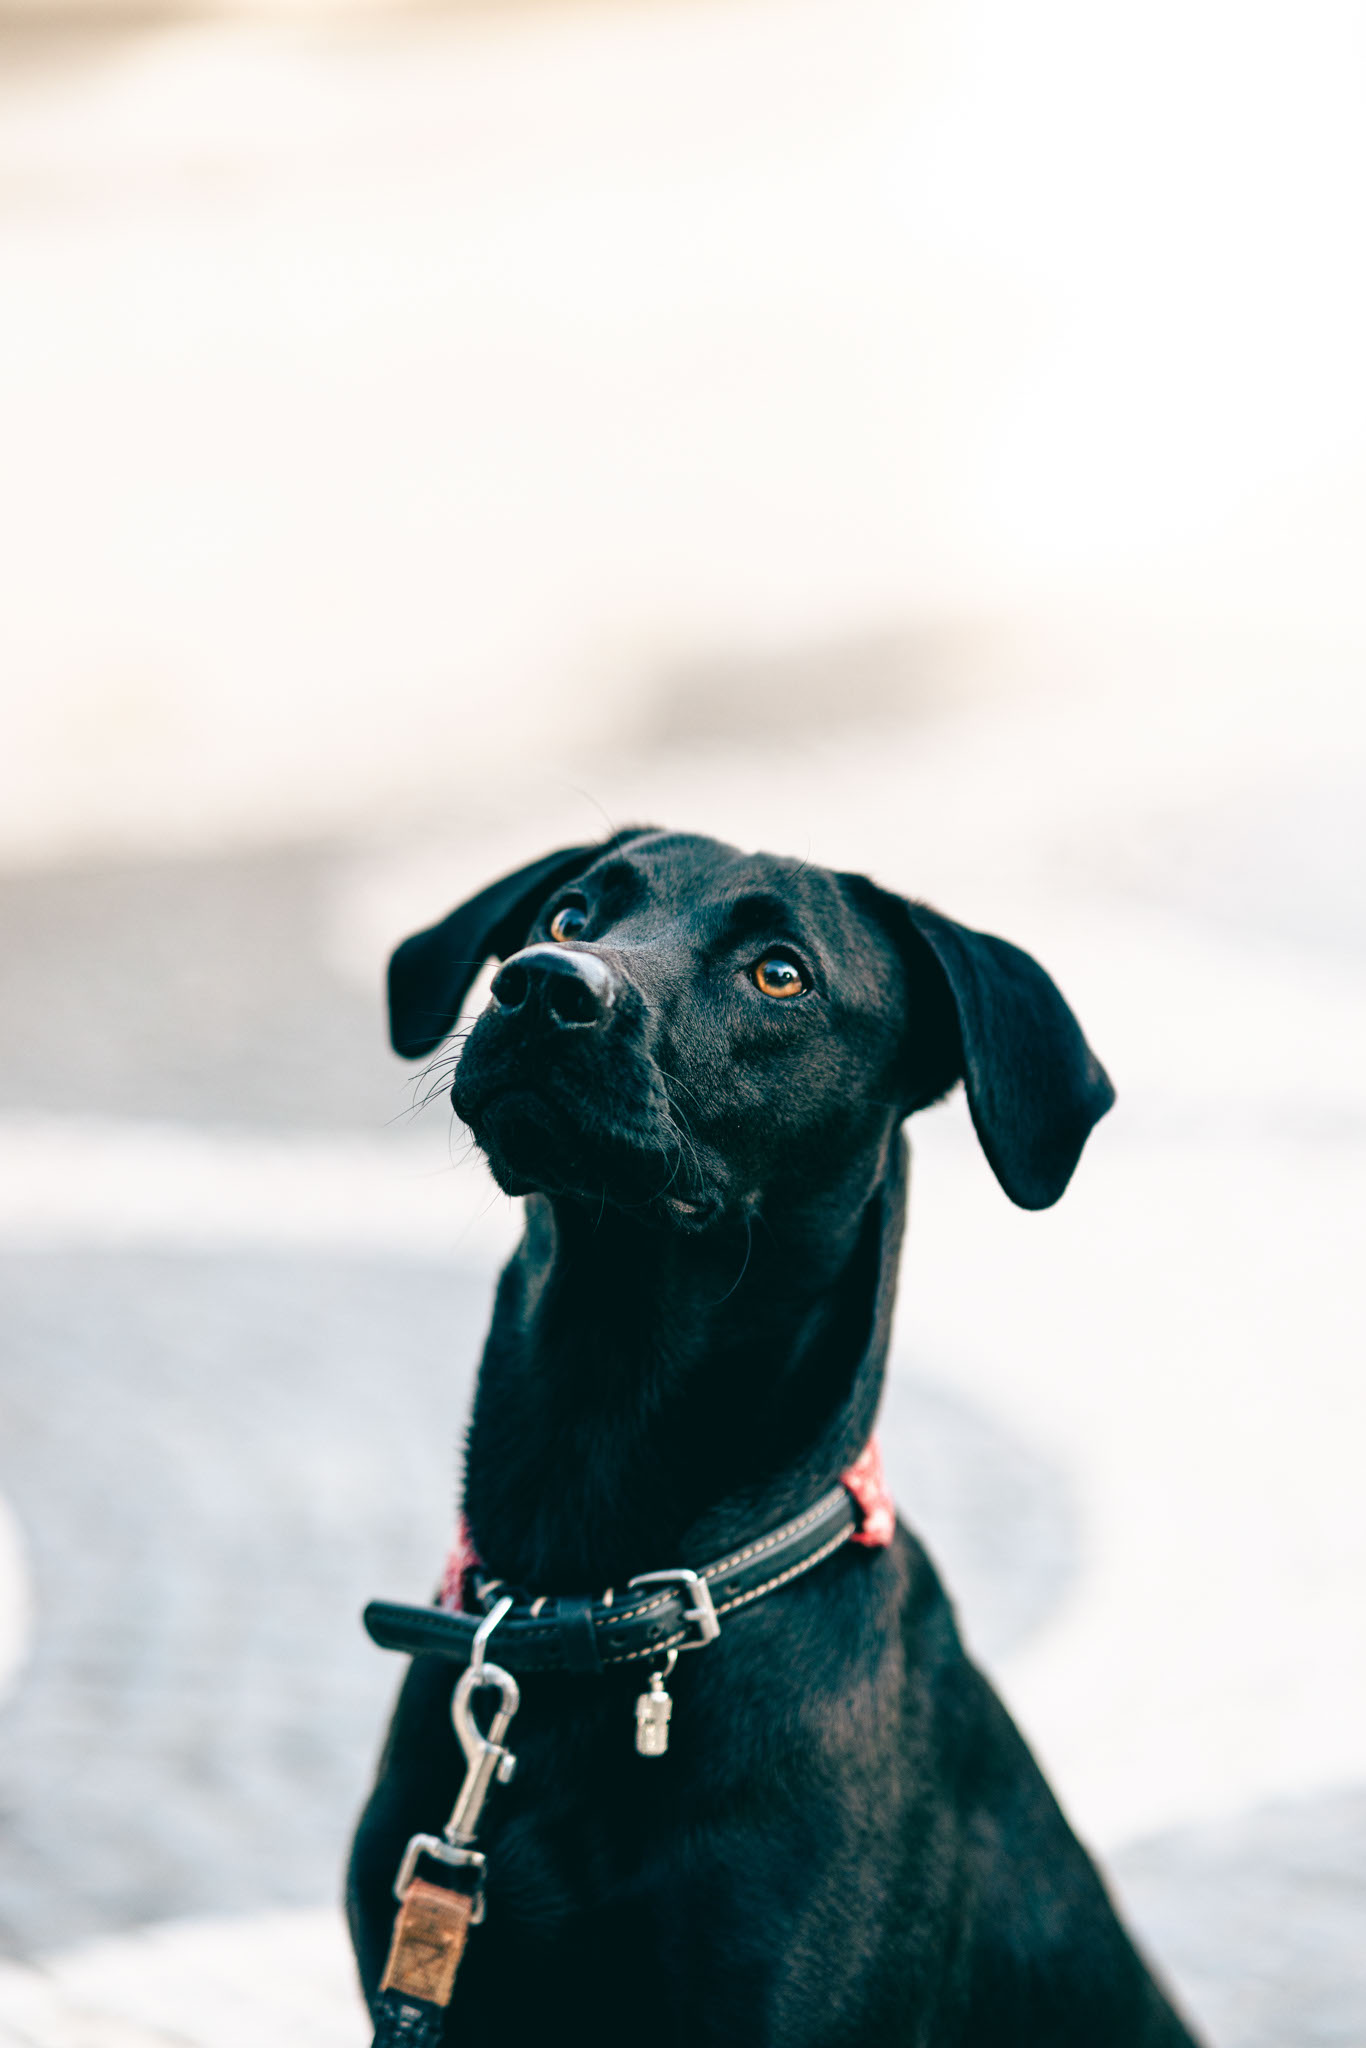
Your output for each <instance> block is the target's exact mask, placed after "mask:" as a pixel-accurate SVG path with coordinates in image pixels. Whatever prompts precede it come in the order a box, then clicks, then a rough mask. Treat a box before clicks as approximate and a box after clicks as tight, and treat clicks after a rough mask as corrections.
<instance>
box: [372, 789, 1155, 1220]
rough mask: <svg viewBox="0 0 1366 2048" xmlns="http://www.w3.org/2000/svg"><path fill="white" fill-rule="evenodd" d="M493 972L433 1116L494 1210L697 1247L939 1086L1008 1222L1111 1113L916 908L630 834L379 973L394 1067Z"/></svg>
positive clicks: (795, 1187)
mask: <svg viewBox="0 0 1366 2048" xmlns="http://www.w3.org/2000/svg"><path fill="white" fill-rule="evenodd" d="M490 957H496V958H498V959H500V960H501V961H502V963H503V964H502V966H501V968H500V969H499V971H498V973H497V975H496V976H495V977H494V982H493V992H492V996H491V998H490V1000H489V1003H488V1007H487V1008H486V1009H485V1010H484V1011H483V1012H482V1013H481V1015H480V1017H479V1019H478V1021H477V1022H476V1023H475V1025H474V1026H473V1028H472V1030H471V1031H470V1034H469V1037H468V1039H467V1041H466V1043H465V1046H464V1049H463V1052H462V1053H461V1056H460V1058H459V1061H458V1063H457V1066H456V1070H455V1079H454V1083H453V1086H452V1089H451V1099H452V1101H453V1102H454V1104H455V1108H456V1111H457V1114H458V1115H459V1116H460V1117H461V1118H462V1119H463V1121H464V1122H465V1123H467V1124H468V1125H469V1127H470V1129H471V1130H472V1132H473V1133H474V1136H475V1138H476V1140H477V1142H478V1143H479V1144H480V1146H481V1147H482V1148H483V1150H484V1152H485V1153H486V1154H487V1157H488V1161H489V1164H490V1166H491V1168H492V1170H493V1173H494V1176H495V1178H496V1179H497V1180H498V1182H499V1184H500V1185H501V1186H502V1187H503V1188H505V1189H506V1190H507V1192H508V1193H510V1194H526V1193H529V1192H531V1191H532V1190H533V1189H539V1190H542V1191H544V1192H546V1193H550V1194H559V1195H566V1196H570V1197H577V1198H579V1199H581V1200H583V1201H585V1202H591V1203H593V1204H595V1205H597V1204H599V1203H602V1202H607V1203H610V1204H613V1205H614V1206H616V1207H619V1208H623V1209H633V1210H637V1211H639V1212H640V1213H641V1214H642V1215H645V1216H649V1217H651V1218H653V1219H655V1220H658V1221H662V1222H666V1223H668V1224H670V1225H672V1226H674V1227H676V1228H679V1229H683V1230H702V1229H705V1228H707V1227H708V1226H710V1225H712V1224H714V1223H716V1222H717V1221H719V1220H721V1219H723V1218H727V1217H730V1218H735V1217H740V1216H745V1215H749V1214H753V1213H754V1212H756V1211H760V1210H766V1209H767V1208H768V1207H769V1206H770V1205H771V1204H773V1203H778V1204H779V1205H781V1204H782V1203H783V1202H784V1201H786V1200H787V1199H790V1198H792V1197H796V1198H799V1199H800V1198H802V1197H803V1196H808V1195H818V1194H819V1193H820V1191H821V1189H822V1188H823V1187H827V1186H830V1185H831V1184H832V1183H833V1182H834V1181H835V1180H837V1179H839V1178H841V1177H842V1176H843V1174H844V1173H845V1171H846V1170H848V1169H849V1168H851V1167H853V1166H854V1165H856V1163H857V1162H858V1161H859V1160H860V1159H865V1158H868V1159H878V1158H883V1157H885V1154H886V1148H887V1144H888V1140H889V1138H890V1136H891V1134H892V1133H893V1132H894V1131H895V1130H896V1128H897V1126H898V1125H899V1124H900V1122H901V1120H902V1119H903V1118H904V1117H905V1116H907V1115H908V1114H909V1113H910V1112H911V1111H912V1110H915V1109H920V1108H923V1107H924V1106H925V1105H926V1104H927V1103H930V1102H933V1101H935V1100H936V1099H937V1098H938V1097H939V1096H941V1095H943V1094H944V1093H945V1092H946V1091H947V1090H948V1089H949V1088H951V1087H952V1086H953V1084H954V1082H955V1081H958V1080H960V1079H961V1080H962V1081H963V1082H964V1084H965V1086H966V1089H967V1096H968V1102H969V1106H970V1108H971V1111H972V1117H973V1122H974V1124H975V1125H976V1128H977V1133H978V1136H979V1138H980V1139H981V1143H982V1147H983V1150H984V1151H985V1153H986V1155H987V1158H988V1159H989V1161H990V1162H991V1165H992V1168H993V1170H994V1172H995V1174H996V1177H997V1179H998V1180H999V1181H1000V1183H1001V1185H1002V1187H1003V1188H1004V1189H1005V1191H1006V1193H1007V1194H1008V1195H1009V1196H1010V1197H1011V1199H1012V1201H1015V1202H1018V1203H1019V1204H1020V1205H1021V1207H1023V1208H1027V1209H1040V1208H1046V1207H1047V1206H1048V1205H1049V1204H1050V1203H1052V1202H1055V1201H1056V1200H1057V1199H1058V1197H1059V1195H1060V1194H1061V1193H1062V1191H1063V1189H1064V1188H1065V1187H1066V1185H1067V1182H1068V1180H1069V1179H1070V1178H1071V1175H1072V1171H1073V1169H1074V1167H1075V1166H1076V1163H1077V1160H1078V1158H1079V1157H1080V1155H1081V1149H1082V1146H1083V1145H1084V1144H1085V1142H1086V1137H1087V1134H1088V1132H1089V1131H1090V1130H1091V1128H1092V1126H1093V1125H1094V1124H1095V1123H1096V1121H1097V1120H1098V1119H1099V1118H1100V1117H1102V1116H1103V1115H1104V1114H1105V1112H1106V1110H1107V1109H1108V1108H1109V1107H1110V1104H1111V1102H1112V1101H1113V1100H1114V1093H1113V1090H1112V1089H1111V1087H1110V1083H1109V1081H1108V1079H1107V1078H1106V1075H1105V1072H1104V1069H1103V1068H1102V1067H1101V1065H1100V1063H1099V1061H1098V1060H1097V1059H1096V1058H1095V1055H1094V1054H1093V1053H1092V1052H1091V1049H1090V1047H1089V1046H1088V1045H1087V1043H1086V1040H1085V1039H1084V1038H1083V1036H1082V1033H1081V1029H1080V1026H1079V1025H1078V1023H1077V1021H1076V1019H1075V1017H1074V1016H1073V1015H1072V1012H1071V1011H1070V1010H1069V1009H1068V1007H1067V1005H1066V1003H1065V1002H1064V1001H1063V999H1062V997H1061V995H1060V994H1059V993H1058V991H1057V989H1056V988H1055V987H1054V985H1053V983H1052V982H1051V981H1050V980H1049V978H1048V976H1047V975H1046V974H1045V973H1044V971H1043V969H1042V968H1041V967H1040V966H1039V965H1038V964H1037V962H1036V961H1034V960H1032V959H1031V958H1030V957H1029V955H1028V954H1027V953H1022V952H1021V951H1020V950H1019V949H1018V948H1017V947H1015V946H1011V945H1008V944H1007V943H1006V942H1005V941H1004V940H1003V939H996V938H991V937H989V936H987V935H986V934H984V933H981V932H972V931H968V930H966V929H965V928H964V927H963V926H961V925H957V924H954V923H953V922H952V921H951V920H950V919H949V918H946V917H941V916H940V915H939V913H938V912H937V911H933V910H930V909H928V908H926V907H925V906H924V905H922V904H917V903H910V902H906V901H904V900H903V899H902V898H900V897H896V896H892V895H889V894H887V893H886V892H885V891H883V890H881V889H879V888H877V887H876V886H875V885H874V884H873V883H872V882H870V881H868V880H867V879H866V878H865V877H863V876H861V875H842V874H836V873H833V872H831V871H830V870H828V869H824V868H815V867H811V866H808V865H807V864H806V863H805V862H801V861H796V860H784V859H780V858H777V857H775V856H773V855H771V854H746V853H741V852H739V851H738V850H737V849H736V848H735V847H732V846H725V845H722V844H721V843H720V842H718V841H717V840H714V839H703V838H697V837H693V836H690V835H686V834H681V833H665V832H659V831H655V830H653V829H650V828H645V827H640V828H635V829H632V830H628V831H623V832H618V833H616V834H614V835H613V837H612V838H611V839H609V840H608V841H606V842H605V843H603V844H599V845H595V846H577V847H569V848H565V849H563V850H561V851H560V852H558V853H553V854H549V855H547V856H546V857H545V858H544V859H543V860H539V861H535V862H533V863H532V865H531V866H529V867H526V868H522V869H520V870H519V871H518V872H517V873H516V874H512V875H507V876H505V877H504V878H503V879H502V880H501V881H498V882H495V883H493V884H492V885H491V887H489V888H487V889H485V890H483V891H482V893H481V894H480V895H478V896H475V897H473V898H471V900H470V901H469V902H467V903H463V904H461V905H460V906H459V907H458V908H457V909H455V910H453V911H452V912H451V914H450V916H449V917H447V918H445V919H444V920H443V921H442V922H441V923H440V924H437V925H433V926H432V927H431V928H430V929H429V930H427V931H422V932H418V933H416V934H415V936H414V937H412V938H410V939H406V940H405V941H404V943H403V944H402V945H401V946H400V947H399V948H398V951H397V952H396V953H395V954H394V956H393V959H392V960H391V962H390V966H389V1004H390V1028H391V1033H392V1037H393V1043H394V1046H395V1049H396V1050H397V1051H398V1052H400V1053H402V1054H404V1056H405V1057H407V1058H409V1059H421V1058H425V1057H426V1056H427V1055H428V1054H429V1053H431V1052H433V1051H434V1050H435V1049H436V1047H437V1046H438V1045H440V1044H441V1042H442V1041H443V1039H445V1037H446V1036H447V1034H448V1033H449V1032H450V1030H451V1028H452V1027H453V1025H454V1023H455V1020H456V1018H457V1016H458V1014H459V1011H460V1006H461V1004H462V1002H463V1001H464V998H465V996H466V994H467V992H468V990H469V987H470V985H471V983H472V982H473V980H474V978H475V976H476V974H477V973H478V971H479V969H480V967H481V966H482V965H483V963H484V962H485V961H486V960H487V959H489V958H490Z"/></svg>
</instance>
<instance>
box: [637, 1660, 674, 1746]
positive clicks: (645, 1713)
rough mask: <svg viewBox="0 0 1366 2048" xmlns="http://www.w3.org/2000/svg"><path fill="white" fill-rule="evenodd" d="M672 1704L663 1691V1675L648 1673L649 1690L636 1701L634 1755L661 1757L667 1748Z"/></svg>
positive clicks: (660, 1673) (655, 1672) (658, 1672)
mask: <svg viewBox="0 0 1366 2048" xmlns="http://www.w3.org/2000/svg"><path fill="white" fill-rule="evenodd" d="M673 1710H674V1703H673V1701H672V1700H671V1699H670V1698H669V1695H668V1694H667V1693H666V1692H665V1690H664V1673H663V1672H662V1671H652V1672H651V1673H650V1690H649V1691H648V1692H643V1693H642V1694H641V1695H640V1698H639V1699H638V1700H637V1701H636V1755H637V1756H663V1754H664V1752H665V1750H666V1749H667V1748H668V1747H669V1716H670V1714H672V1712H673Z"/></svg>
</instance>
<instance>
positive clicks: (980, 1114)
mask: <svg viewBox="0 0 1366 2048" xmlns="http://www.w3.org/2000/svg"><path fill="white" fill-rule="evenodd" d="M845 879H846V882H848V883H850V884H852V885H853V893H854V895H855V898H856V900H858V901H859V902H861V903H862V904H863V906H864V907H865V908H867V909H871V910H872V911H873V912H874V914H875V915H876V916H877V918H878V921H879V923H881V924H883V925H884V927H890V930H891V933H892V935H893V936H894V937H895V939H896V941H897V944H898V945H899V947H900V950H901V954H902V958H903V960H904V961H905V965H906V970H907V974H908V976H909V989H908V1000H909V1004H910V1010H911V1015H912V1017H913V1019H914V1042H913V1043H912V1044H910V1045H908V1047H907V1052H908V1057H909V1062H910V1073H909V1075H908V1080H909V1084H910V1086H909V1100H908V1102H907V1113H908V1114H909V1113H910V1112H911V1111H912V1110H916V1109H923V1108H924V1107H925V1106H926V1105H927V1104H928V1103H931V1102H936V1101H938V1099H939V1097H940V1096H941V1095H944V1094H946V1093H947V1091H948V1090H949V1089H950V1088H951V1087H952V1086H953V1084H954V1082H955V1081H960V1080H961V1081H962V1082H963V1084H964V1086H965V1088H966V1091H967V1098H968V1108H969V1109H970V1111H971V1112H972V1121H973V1124H974V1125H975V1126H976V1130H977V1136H978V1138H979V1139H980V1140H981V1145H982V1150H983V1151H984V1152H985V1153H986V1155H987V1158H988V1160H989V1161H990V1163H991V1170H992V1172H993V1173H994V1174H995V1175H996V1178H997V1180H998V1181H999V1182H1000V1183H1001V1186H1002V1187H1003V1188H1004V1189H1005V1191H1006V1193H1007V1194H1008V1195H1009V1196H1010V1199H1011V1201H1012V1202H1015V1203H1017V1204H1018V1205H1019V1207H1020V1208H1022V1209H1047V1208H1049V1207H1050V1206H1051V1205H1052V1204H1053V1203H1054V1202H1056V1201H1057V1199H1058V1197H1059V1195H1060V1194H1061V1193H1062V1191H1063V1189H1064V1188H1065V1187H1066V1186H1067V1183H1068V1181H1069V1180H1071V1178H1072V1175H1073V1173H1074V1171H1075V1170H1076V1164H1077V1161H1078V1160H1079V1159H1080V1157H1081V1150H1082V1146H1083V1145H1084V1144H1085V1143H1086V1140H1087V1138H1088V1136H1089V1135H1090V1133H1091V1130H1092V1128H1093V1127H1094V1126H1095V1125H1096V1124H1098V1123H1099V1122H1100V1119H1101V1118H1102V1117H1103V1116H1104V1114H1105V1112H1106V1110H1107V1109H1109V1107H1110V1105H1111V1103H1112V1102H1113V1101H1114V1099H1115V1091H1114V1089H1113V1088H1112V1087H1111V1086H1110V1079H1109V1076H1108V1075H1107V1073H1106V1071H1105V1069H1104V1067H1102V1065H1101V1064H1100V1061H1099V1060H1098V1059H1097V1058H1096V1056H1095V1054H1094V1053H1093V1052H1092V1050H1091V1048H1090V1046H1089V1045H1088V1044H1087V1043H1086V1040H1085V1039H1084V1038H1083V1037H1082V1032H1081V1026H1080V1024H1078V1022H1077V1020H1076V1018H1075V1017H1074V1016H1073V1015H1072V1012H1071V1011H1070V1010H1069V1009H1068V1007H1067V1004H1066V1003H1065V1002H1064V1001H1063V999H1062V997H1061V995H1060V994H1059V993H1058V990H1057V989H1056V988H1055V987H1054V985H1053V983H1052V982H1051V981H1050V980H1049V978H1048V976H1047V975H1046V974H1045V973H1044V971H1043V969H1042V967H1040V965H1039V963H1038V961H1037V960H1033V959H1031V958H1030V956H1029V954H1028V953H1022V952H1021V950H1020V948H1019V947H1018V946H1011V945H1008V944H1007V942H1006V941H1005V940H1004V939H995V938H992V937H991V936H990V934H989V933H987V932H974V931H969V930H968V929H967V927H966V926H965V925H961V924H955V923H954V921H953V919H952V918H949V917H943V916H941V915H940V913H939V912H938V911H937V910H931V909H930V907H929V905H928V904H925V903H908V902H907V901H906V899H905V897H903V896H893V895H891V894H890V893H889V892H888V891H887V890H885V889H880V888H878V886H877V885H876V883H873V882H870V881H868V879H867V877H866V876H863V875H850V876H847V877H846V878H845Z"/></svg>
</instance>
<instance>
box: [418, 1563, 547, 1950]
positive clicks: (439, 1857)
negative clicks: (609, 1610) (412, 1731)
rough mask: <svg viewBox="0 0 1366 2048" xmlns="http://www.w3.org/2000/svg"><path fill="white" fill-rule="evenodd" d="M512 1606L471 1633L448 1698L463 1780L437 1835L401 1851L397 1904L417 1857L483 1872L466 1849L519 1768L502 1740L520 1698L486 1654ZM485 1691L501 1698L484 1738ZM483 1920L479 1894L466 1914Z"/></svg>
mask: <svg viewBox="0 0 1366 2048" xmlns="http://www.w3.org/2000/svg"><path fill="white" fill-rule="evenodd" d="M511 1606H512V1599H511V1596H510V1595H508V1594H504V1596H503V1598H502V1599H501V1600H499V1601H498V1602H497V1603H496V1605H495V1606H494V1607H492V1608H491V1609H490V1611H489V1612H488V1614H486V1615H485V1616H484V1619H483V1620H482V1621H481V1622H480V1624H479V1626H478V1628H477V1629H476V1630H475V1632H474V1641H473V1643H472V1644H471V1646H470V1661H469V1665H468V1667H467V1668H466V1669H465V1670H464V1671H463V1672H462V1673H461V1674H460V1683H459V1684H458V1685H457V1686H456V1688H455V1694H454V1697H453V1698H452V1700H451V1720H452V1722H453V1723H454V1726H455V1733H456V1737H457V1739H458V1740H459V1743H460V1747H461V1748H462V1749H463V1750H464V1752H465V1777H464V1782H463V1783H462V1785H461V1787H460V1790H459V1792H458V1793H457V1795H456V1801H455V1805H454V1806H453V1807H452V1808H451V1817H450V1819H449V1820H448V1821H447V1822H446V1825H445V1827H444V1828H443V1829H442V1831H441V1834H440V1835H439V1836H438V1835H414V1836H413V1838H412V1840H411V1841H410V1842H409V1844H408V1846H407V1848H406V1849H405V1850H404V1852H403V1861H402V1862H401V1863H400V1865H399V1868H398V1876H397V1878H396V1879H395V1881H394V1895H395V1897H396V1898H398V1899H400V1900H401V1899H402V1898H403V1896H404V1893H405V1892H406V1891H407V1889H408V1887H409V1885H410V1884H411V1883H412V1881H413V1877H414V1875H415V1873H416V1870H417V1863H418V1858H419V1857H420V1856H430V1857H432V1858H433V1859H434V1861H436V1862H437V1863H444V1864H446V1865H448V1866H450V1867H453V1868H465V1869H469V1868H473V1869H476V1870H481V1871H482V1869H483V1867H484V1858H483V1856H482V1854H481V1853H480V1851H479V1850H478V1849H475V1848H472V1847H471V1846H470V1845H471V1843H472V1842H473V1841H474V1837H475V1834H476V1832H477V1830H478V1827H479V1817H480V1815H481V1813H482V1812H483V1810H484V1801H485V1800H486V1799H487V1798H488V1796H489V1791H490V1788H491V1787H492V1785H493V1783H494V1780H495V1779H496V1780H497V1782H498V1783H499V1784H500V1785H506V1784H507V1783H508V1781H509V1780H510V1779H511V1777H512V1774H513V1772H514V1770H515V1769H516V1768H517V1759H516V1757H515V1756H514V1755H513V1753H512V1751H511V1750H510V1749H509V1748H508V1747H507V1746H506V1744H505V1742H504V1739H503V1738H504V1737H505V1736H506V1734H507V1732H508V1729H509V1728H510V1727H511V1726H512V1717H513V1715H514V1714H515V1713H516V1712H517V1709H518V1707H519V1706H520V1705H521V1699H522V1696H521V1693H520V1691H519V1690H518V1686H517V1681H516V1679H515V1678H514V1677H513V1676H512V1673H511V1672H510V1671H504V1670H503V1669H502V1667H501V1666H500V1665H498V1664H490V1663H489V1662H488V1661H487V1659H486V1657H485V1654H484V1652H485V1650H486V1648H487V1646H488V1639H489V1637H490V1636H491V1635H492V1634H493V1631H494V1630H495V1629H496V1628H497V1626H498V1624H499V1622H500V1621H501V1620H502V1619H503V1616H504V1615H505V1614H506V1613H507V1612H508V1611H509V1609H510V1608H511ZM486 1688H487V1689H490V1690H496V1691H497V1692H498V1695H499V1700H498V1705H497V1707H496V1708H495V1710H494V1715H493V1719H492V1720H491V1721H490V1723H489V1729H488V1733H487V1735H486V1734H485V1733H484V1731H483V1729H482V1728H481V1727H480V1726H479V1723H478V1721H477V1720H476V1719H475V1716H474V1695H475V1694H476V1693H477V1692H483V1691H484V1690H485V1689H486ZM483 1917H484V1901H483V1895H482V1892H481V1893H480V1894H479V1895H478V1896H477V1898H476V1901H475V1907H474V1911H473V1912H472V1913H471V1915H470V1921H471V1924H472V1925H477V1924H478V1922H479V1921H480V1920H482V1919H483Z"/></svg>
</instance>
